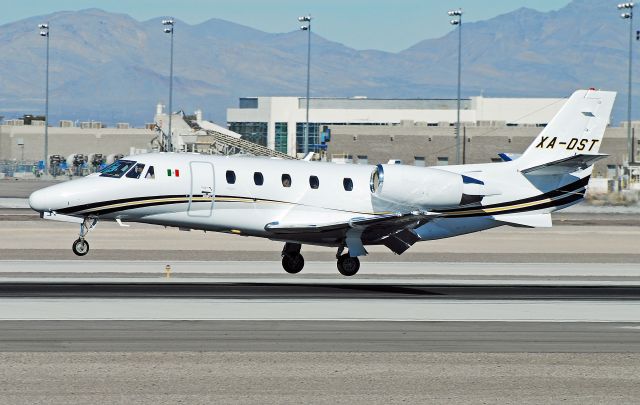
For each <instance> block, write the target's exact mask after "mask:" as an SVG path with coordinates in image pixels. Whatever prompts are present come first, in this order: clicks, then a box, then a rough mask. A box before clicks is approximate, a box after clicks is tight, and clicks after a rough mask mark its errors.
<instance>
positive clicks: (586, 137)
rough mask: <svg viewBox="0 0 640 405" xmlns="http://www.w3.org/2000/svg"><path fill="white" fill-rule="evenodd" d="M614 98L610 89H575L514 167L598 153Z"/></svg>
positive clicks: (528, 166)
mask: <svg viewBox="0 0 640 405" xmlns="http://www.w3.org/2000/svg"><path fill="white" fill-rule="evenodd" d="M615 98H616V93H615V92H612V91H599V90H578V91H576V92H575V93H573V94H572V95H571V97H569V100H568V101H567V102H566V103H565V105H564V106H563V107H562V108H561V109H560V111H559V112H558V113H557V114H556V116H555V117H553V119H552V120H551V122H549V124H548V125H547V126H546V127H545V129H544V130H543V131H542V132H541V133H540V134H539V135H538V136H537V137H536V139H535V140H534V141H533V143H532V144H531V145H529V147H528V148H527V150H526V151H525V152H524V154H523V155H522V156H521V157H520V158H518V159H517V160H516V162H518V163H517V164H518V169H520V170H521V171H525V170H527V169H530V168H534V167H538V166H544V165H545V164H547V163H550V162H556V161H563V160H566V159H569V158H571V157H573V156H576V155H598V150H599V149H600V144H601V143H602V137H603V135H604V131H605V129H606V128H607V125H608V124H609V116H610V114H611V108H612V107H613V102H614V100H615Z"/></svg>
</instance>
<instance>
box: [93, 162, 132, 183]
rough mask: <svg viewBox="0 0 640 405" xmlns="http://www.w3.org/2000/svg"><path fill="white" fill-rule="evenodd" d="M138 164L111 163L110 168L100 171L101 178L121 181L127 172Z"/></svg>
mask: <svg viewBox="0 0 640 405" xmlns="http://www.w3.org/2000/svg"><path fill="white" fill-rule="evenodd" d="M135 164H136V162H133V161H131V160H116V161H115V162H113V163H111V164H110V165H109V166H107V167H105V168H104V169H102V170H100V176H101V177H113V178H116V179H119V178H120V177H122V176H123V175H124V174H125V173H126V172H128V171H129V170H130V169H131V168H132V167H133V166H135Z"/></svg>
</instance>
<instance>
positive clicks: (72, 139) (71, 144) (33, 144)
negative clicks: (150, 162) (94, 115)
mask: <svg viewBox="0 0 640 405" xmlns="http://www.w3.org/2000/svg"><path fill="white" fill-rule="evenodd" d="M154 137H155V132H154V131H151V130H148V129H140V128H129V129H116V128H100V129H82V128H59V127H50V128H49V155H63V156H69V155H71V154H72V153H82V154H85V155H89V154H91V153H102V154H104V155H105V156H106V155H110V154H112V153H122V154H125V155H126V154H129V153H130V150H131V148H135V149H146V150H151V145H150V142H151V139H153V138H154ZM19 139H22V141H23V142H24V160H26V161H36V160H42V158H43V155H44V127H35V126H30V125H27V126H8V125H0V160H22V148H21V147H20V146H19V145H18V140H19Z"/></svg>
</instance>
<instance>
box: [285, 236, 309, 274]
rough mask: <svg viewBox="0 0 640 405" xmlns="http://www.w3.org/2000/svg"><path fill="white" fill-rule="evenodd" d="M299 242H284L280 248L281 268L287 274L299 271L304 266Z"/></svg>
mask: <svg viewBox="0 0 640 405" xmlns="http://www.w3.org/2000/svg"><path fill="white" fill-rule="evenodd" d="M300 248H301V246H300V244H299V243H285V244H284V248H283V249H282V268H284V271H286V272H287V273H289V274H296V273H300V271H301V270H302V268H303V267H304V257H302V255H301V254H300Z"/></svg>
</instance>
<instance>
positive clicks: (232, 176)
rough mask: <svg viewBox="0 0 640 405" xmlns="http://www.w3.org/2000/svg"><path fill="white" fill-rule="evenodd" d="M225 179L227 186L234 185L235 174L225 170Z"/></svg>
mask: <svg viewBox="0 0 640 405" xmlns="http://www.w3.org/2000/svg"><path fill="white" fill-rule="evenodd" d="M226 177H227V184H235V183H236V172H234V171H233V170H227V173H226Z"/></svg>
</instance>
